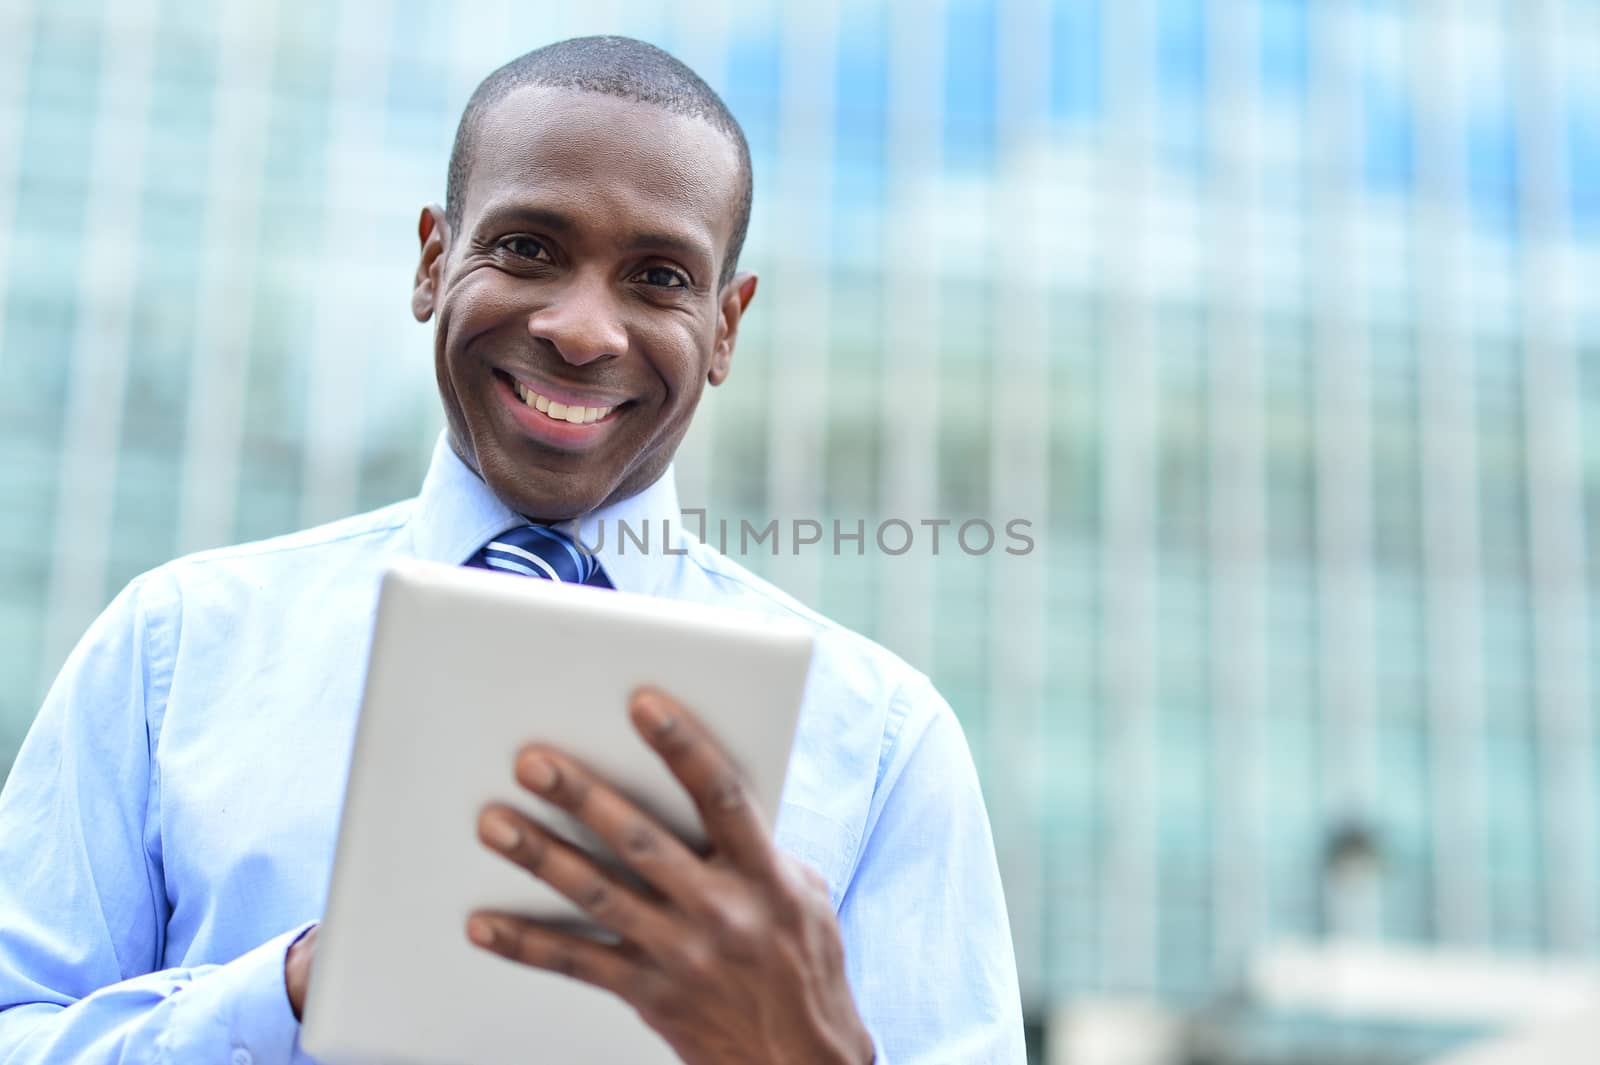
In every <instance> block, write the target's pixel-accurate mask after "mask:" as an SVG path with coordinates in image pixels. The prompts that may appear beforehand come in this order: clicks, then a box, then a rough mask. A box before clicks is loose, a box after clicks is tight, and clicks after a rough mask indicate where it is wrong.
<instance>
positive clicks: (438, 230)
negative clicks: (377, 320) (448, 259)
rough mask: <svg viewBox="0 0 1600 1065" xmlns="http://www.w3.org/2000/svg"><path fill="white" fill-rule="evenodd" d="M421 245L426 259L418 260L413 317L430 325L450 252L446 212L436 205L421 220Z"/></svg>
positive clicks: (419, 236) (425, 212)
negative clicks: (429, 321)
mask: <svg viewBox="0 0 1600 1065" xmlns="http://www.w3.org/2000/svg"><path fill="white" fill-rule="evenodd" d="M417 242H418V243H419V244H421V245H422V257H421V258H420V259H419V260H417V277H416V281H415V282H414V285H413V287H412V289H411V313H412V314H413V315H415V316H416V319H417V321H419V322H426V321H427V320H428V319H429V318H432V317H433V312H434V311H435V310H437V307H436V302H437V300H438V298H439V275H440V273H441V272H442V271H443V270H444V260H445V252H446V251H448V250H449V248H450V229H449V227H448V226H447V225H445V220H444V208H442V207H440V206H439V205H438V204H436V203H432V204H429V205H428V206H426V207H424V208H423V209H422V217H420V218H418V219H417Z"/></svg>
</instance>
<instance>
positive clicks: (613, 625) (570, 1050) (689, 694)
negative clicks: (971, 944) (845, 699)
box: [301, 562, 811, 1065]
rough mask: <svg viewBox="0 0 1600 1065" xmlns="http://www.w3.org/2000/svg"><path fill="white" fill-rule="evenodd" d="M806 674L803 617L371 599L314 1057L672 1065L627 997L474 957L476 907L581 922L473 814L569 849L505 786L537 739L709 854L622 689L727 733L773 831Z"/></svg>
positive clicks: (402, 588) (495, 582)
mask: <svg viewBox="0 0 1600 1065" xmlns="http://www.w3.org/2000/svg"><path fill="white" fill-rule="evenodd" d="M810 660H811V634H810V632H809V631H808V630H806V629H805V628H804V627H803V626H800V625H799V624H798V623H796V624H794V625H792V626H783V627H777V626H773V625H769V624H767V623H765V622H764V621H760V620H756V619H752V617H751V616H749V615H745V614H739V613H736V612H732V611H728V610H722V609H716V608H712V607H707V606H701V605H698V604H691V603H683V602H677V601H673V600H666V599H653V598H648V597H644V596H636V595H627V594H624V593H622V592H615V591H608V590H604V589H597V588H588V587H581V586H576V585H564V584H554V583H552V582H549V581H542V580H533V579H527V578H514V577H510V576H507V575H505V574H500V573H494V572H491V571H488V570H479V569H469V568H464V567H458V566H443V565H438V564H434V563H425V562H405V563H401V564H398V565H396V566H395V567H394V568H393V569H392V570H390V572H389V573H388V574H387V575H386V576H385V578H384V582H383V590H382V595H381V597H380V599H379V603H378V613H377V624H376V628H375V630H374V633H373V640H372V653H371V657H370V659H369V662H368V666H367V684H366V693H365V696H364V699H363V702H362V708H361V720H360V724H359V726H358V728H357V731H356V740H355V749H354V753H353V756H352V760H351V766H350V779H349V783H348V786H347V790H346V793H345V802H344V813H343V817H342V819H341V822H340V827H339V843H338V852H337V854H336V856H335V859H334V864H333V877H332V882H331V884H330V888H329V894H328V906H327V913H326V915H325V917H324V923H323V927H322V929H321V930H320V931H319V933H318V940H317V957H316V961H315V964H314V966H313V970H312V979H311V985H310V988H309V992H308V997H307V1002H306V1008H305V1023H304V1026H303V1028H302V1032H301V1042H302V1045H303V1046H304V1048H305V1049H306V1051H307V1052H308V1053H310V1054H312V1055H313V1056H315V1057H317V1058H318V1059H319V1060H321V1061H323V1062H325V1063H327V1065H347V1063H348V1065H366V1063H379V1062H382V1063H384V1065H390V1063H395V1065H402V1063H404V1065H501V1063H505V1065H511V1063H513V1062H514V1063H517V1065H523V1063H526V1062H534V1061H537V1062H539V1063H541V1065H543V1063H551V1065H556V1063H559V1065H589V1063H593V1065H602V1063H604V1065H614V1063H617V1062H626V1063H629V1065H654V1063H656V1062H660V1063H662V1065H669V1063H673V1062H676V1061H677V1058H676V1057H675V1056H674V1055H673V1054H672V1052H671V1051H670V1049H668V1047H667V1044H666V1043H665V1042H664V1041H663V1040H661V1039H660V1038H659V1037H658V1036H656V1035H655V1033H654V1032H652V1031H651V1030H650V1029H649V1028H648V1027H646V1026H645V1024H644V1022H643V1021H641V1020H640V1019H639V1018H638V1015H637V1014H635V1013H634V1012H633V1010H632V1008H631V1007H629V1006H628V1005H627V1004H626V1003H624V1002H622V1001H621V1000H619V999H616V998H614V997H612V996H611V995H609V994H607V993H605V992H602V991H599V990H596V989H594V988H591V987H588V986H587V985H584V984H580V983H578V982H576V981H573V980H570V979H567V978H565V977H561V976H557V975H554V974H550V973H544V972H541V971H538V970H535V969H530V968H527V967H524V966H519V965H516V964H514V963H512V962H509V961H506V960H504V959H501V958H499V957H496V956H495V955H492V954H489V953H488V952H486V951H484V950H482V949H480V948H477V947H474V946H473V945H472V944H471V943H470V942H468V940H467V937H466V931H465V929H466V920H467V915H468V914H469V913H471V912H472V911H473V910H475V909H479V908H485V907H487V908H493V909H503V910H508V911H512V912H519V913H524V914H529V915H534V916H541V917H548V918H554V919H565V918H571V917H576V916H577V914H578V912H579V911H577V909H576V908H575V907H573V906H572V905H571V904H570V903H568V902H567V901H566V900H565V899H563V898H561V897H560V896H558V895H557V894H556V893H555V892H554V891H553V890H552V889H550V888H548V887H546V886H545V885H544V884H543V883H541V882H539V881H537V880H535V879H534V878H533V877H531V876H529V875H528V874H527V873H526V872H524V871H523V870H521V869H519V868H517V867H516V866H513V865H512V864H511V863H510V862H508V861H506V860H505V859H504V858H501V857H499V856H497V855H496V854H494V853H493V852H491V851H489V850H488V849H487V848H486V847H484V845H483V844H482V843H480V842H479V841H478V837H477V819H478V814H479V812H480V811H481V810H482V809H483V807H484V805H485V804H487V803H489V802H491V801H501V802H506V803H510V804H512V805H514V806H516V807H517V808H519V809H522V810H523V811H525V812H526V813H528V814H529V815H530V816H533V817H537V818H539V819H540V820H541V821H543V822H544V823H546V824H549V825H551V826H552V827H554V828H555V829H556V830H557V831H559V832H561V833H562V834H563V835H567V836H568V837H569V838H573V835H574V832H573V829H574V827H575V826H574V823H573V822H571V821H570V820H566V819H565V817H564V815H561V814H559V812H558V811H555V810H554V809H553V808H551V807H549V806H547V805H545V804H543V803H541V802H540V801H539V800H537V799H535V798H534V797H533V796H531V795H530V794H528V793H527V792H525V791H523V790H522V789H521V788H520V787H519V786H518V785H517V783H516V781H515V780H514V779H513V777H512V764H513V762H514V760H515V758H516V754H517V752H518V751H519V750H520V749H521V748H522V747H523V746H524V745H525V744H527V743H530V742H533V741H541V742H547V743H550V744H551V745H553V746H555V747H556V748H558V749H560V750H562V751H564V752H566V753H569V754H571V755H573V756H574V757H576V758H578V759H579V760H580V761H582V762H584V763H585V764H587V765H589V766H591V767H592V768H593V769H594V770H595V771H596V772H598V773H600V774H601V775H602V776H604V777H606V778H607V779H609V780H611V781H613V782H614V783H615V784H616V785H617V786H618V788H619V789H620V790H622V791H624V792H625V793H627V794H629V795H631V796H632V797H633V798H635V800H636V801H638V802H640V803H641V805H643V806H645V807H646V808H648V809H649V810H651V811H652V812H654V813H655V814H656V815H657V816H658V817H660V818H661V820H662V821H663V822H664V823H665V824H667V825H668V826H669V827H671V828H673V829H674V830H676V831H677V832H678V833H679V834H680V835H682V836H684V837H685V838H686V839H689V840H691V841H692V842H695V843H701V842H703V834H702V833H701V831H700V829H699V819H698V817H697V815H696V813H695V810H694V806H693V803H692V802H691V801H690V799H689V797H688V794H687V793H686V792H685V791H684V790H683V788H682V786H681V785H679V784H678V782H677V780H676V779H675V778H674V777H673V776H672V775H671V773H670V772H669V771H668V770H667V768H666V766H665V765H664V764H663V763H662V762H661V760H660V759H659V758H658V757H657V756H656V754H655V753H654V752H653V751H652V750H651V749H650V748H649V747H648V746H647V745H646V744H645V742H644V740H643V739H641V738H640V737H639V735H638V734H637V733H636V732H635V731H634V729H633V726H632V724H631V723H630V721H629V719H628V712H627V706H628V698H629V695H630V694H631V693H632V692H633V691H634V689H636V688H638V687H639V686H641V685H653V686H655V687H658V688H660V689H662V690H663V691H666V692H668V693H669V694H671V695H673V696H675V697H677V698H678V699H679V700H681V701H682V702H683V703H684V704H685V705H687V706H689V707H690V708H691V709H692V710H694V711H695V713H696V714H697V715H699V717H700V718H701V719H702V720H703V721H704V722H705V724H706V725H707V727H708V728H709V729H710V730H711V731H712V732H713V733H714V734H715V735H716V736H717V737H718V738H719V739H720V740H721V742H722V744H723V746H724V747H725V748H726V749H727V750H728V751H729V753H730V754H731V755H732V756H733V758H734V759H735V761H736V762H738V764H739V765H740V767H741V769H742V770H743V771H744V772H745V774H746V776H747V777H748V779H749V781H750V784H751V788H752V792H753V794H754V795H755V796H756V798H757V800H758V801H759V803H760V805H761V808H762V810H763V811H764V812H765V814H766V817H767V823H768V824H772V823H773V822H774V821H775V819H776V816H777V808H778V797H779V795H780V793H781V792H782V790H783V777H784V771H785V769H786V767H787V765H788V760H789V748H790V746H791V744H792V743H793V740H794V731H795V724H796V720H797V718H798V715H799V709H800V700H801V695H802V693H803V690H804V687H805V678H806V671H807V668H808V666H809V664H810ZM558 818H561V819H560V820H558ZM582 837H583V838H587V839H589V840H592V839H593V838H592V837H587V835H586V834H582ZM581 841H582V839H580V842H581ZM594 845H595V846H596V847H602V846H603V845H601V844H599V843H598V841H594ZM534 1048H539V1049H538V1051H537V1052H535V1050H534Z"/></svg>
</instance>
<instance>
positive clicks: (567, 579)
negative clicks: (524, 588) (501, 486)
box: [467, 525, 614, 588]
mask: <svg viewBox="0 0 1600 1065" xmlns="http://www.w3.org/2000/svg"><path fill="white" fill-rule="evenodd" d="M467 565H469V566H476V567H477V568H479V569H493V570H499V571H501V572H502V573H515V574H517V575H519V576H522V577H543V578H544V579H545V580H550V581H557V582H559V583H562V584H587V585H591V586H594V587H598V588H611V587H614V585H612V583H611V581H610V580H609V579H608V578H607V577H606V571H605V570H603V569H601V568H600V560H599V559H597V558H595V557H594V555H592V554H588V553H586V552H584V551H582V550H580V549H579V548H578V545H577V544H575V543H573V542H572V538H571V537H570V536H568V535H566V534H565V533H562V532H558V531H557V530H555V529H552V528H550V527H549V526H546V525H519V526H517V527H516V528H515V529H507V530H506V531H505V532H503V533H501V534H500V535H499V536H496V537H495V538H494V539H493V540H490V541H489V542H488V543H487V544H484V545H483V547H482V548H480V549H479V550H478V553H477V554H475V555H473V556H472V557H471V558H469V559H467Z"/></svg>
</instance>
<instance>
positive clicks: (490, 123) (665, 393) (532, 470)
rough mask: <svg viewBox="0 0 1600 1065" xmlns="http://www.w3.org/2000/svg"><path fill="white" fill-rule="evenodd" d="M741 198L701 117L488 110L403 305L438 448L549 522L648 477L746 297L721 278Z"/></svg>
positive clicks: (553, 101) (739, 284) (572, 106)
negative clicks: (416, 332) (429, 356)
mask: <svg viewBox="0 0 1600 1065" xmlns="http://www.w3.org/2000/svg"><path fill="white" fill-rule="evenodd" d="M737 193H738V156H737V154H736V152H735V149H734V147H733V145H732V144H731V143H730V141H729V140H728V138H727V137H726V136H724V135H723V134H722V133H721V132H719V131H718V130H716V129H715V128H713V127H712V126H711V125H709V124H708V123H705V122H702V121H700V120H698V119H694V118H689V117H685V116H682V115H676V114H673V113H671V112H669V111H667V110H665V109H663V108H659V107H655V106H652V105H648V104H639V103H633V102H630V101H626V100H618V99H615V98H613V97H609V96H602V95H597V94H591V93H579V92H569V91H566V90H557V89H544V88H527V89H521V90H518V91H516V92H514V93H512V94H511V95H509V96H507V97H506V98H505V99H504V100H502V101H500V103H498V104H497V105H495V106H494V107H492V108H490V109H489V110H488V111H487V112H485V113H484V115H483V116H482V119H481V121H480V124H479V126H478V130H477V139H476V155H475V160H474V162H473V165H472V171H471V174H470V175H469V178H468V181H467V184H466V194H465V196H464V198H463V209H462V217H461V222H460V227H459V231H457V232H446V228H447V227H446V226H445V219H444V213H443V212H442V211H440V210H439V209H438V208H437V207H430V208H428V209H426V210H425V211H424V212H423V215H422V220H421V224H420V229H419V235H420V236H421V238H422V262H421V264H420V265H419V266H418V269H417V280H416V291H415V293H414V296H413V310H414V311H415V313H416V315H417V318H418V320H420V321H426V320H427V319H428V318H429V317H430V316H432V315H434V314H437V315H438V323H437V325H436V326H435V331H434V360H435V371H436V374H437V376H438V380H439V394H440V397H441V398H442V399H443V401H444V411H445V420H446V423H447V426H448V431H449V435H450V442H451V445H452V446H453V447H454V448H455V451H456V453H457V454H458V455H460V456H461V458H462V460H463V461H464V462H466V464H467V465H468V466H470V467H472V468H473V469H475V470H476V471H477V472H478V474H479V475H480V476H481V477H482V478H483V479H484V481H485V483H487V484H488V485H489V487H490V488H491V489H492V490H493V491H494V493H495V494H496V495H497V496H499V497H500V499H501V500H502V501H504V502H505V503H506V504H507V505H508V506H510V507H512V508H513V509H515V510H517V511H518V512H520V513H522V514H525V515H527V516H529V517H531V518H537V519H541V520H545V521H560V520H564V519H567V518H572V517H576V516H578V515H581V514H585V513H588V512H589V511H591V510H594V509H595V508H597V507H600V506H603V505H605V504H607V503H610V502H613V501H615V500H618V499H624V498H626V497H628V496H630V495H633V494H635V493H636V492H639V491H641V490H642V489H644V488H646V487H648V486H649V485H650V484H651V483H652V482H653V481H654V480H655V479H656V478H657V477H659V476H660V475H661V472H662V471H663V470H664V469H665V468H666V466H667V463H668V462H669V461H671V458H672V455H673V453H674V452H675V451H676V450H677V447H678V443H679V442H680V441H681V440H682V439H683V434H684V432H685V431H686V430H687V429H688V428H689V420H690V418H691V417H692V416H693V414H694V410H695V407H696V406H697V405H698V403H699V401H700V395H701V392H702V390H703V389H704V388H705V385H706V383H707V382H709V383H711V384H720V383H721V381H722V379H723V378H724V377H725V376H726V375H727V372H728V365H729V361H730V360H731V358H732V355H733V342H734V337H735V334H736V332H737V328H738V323H739V316H740V314H741V312H742V311H743V310H744V308H745V306H747V305H748V303H749V301H750V298H751V297H752V296H753V295H754V292H755V278H754V277H752V276H748V275H744V276H740V277H736V278H734V279H733V280H732V281H731V282H730V283H729V284H728V285H727V286H725V287H721V288H719V286H718V284H717V280H718V274H719V272H720V271H721V269H722V263H723V256H724V254H725V252H726V249H727V246H728V239H729V237H730V236H731V235H732V229H733V224H734V211H735V202H736V197H737Z"/></svg>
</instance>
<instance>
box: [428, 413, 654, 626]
mask: <svg viewBox="0 0 1600 1065" xmlns="http://www.w3.org/2000/svg"><path fill="white" fill-rule="evenodd" d="M681 521H682V518H681V515H680V512H679V509H678V487H677V481H676V478H675V477H674V476H673V470H672V467H671V466H670V465H669V466H668V467H667V469H666V471H665V472H664V473H662V475H661V476H660V477H659V478H657V479H656V482H655V483H654V484H652V485H651V486H650V487H648V488H646V489H645V490H644V491H642V492H639V493H638V494H636V495H633V496H630V497H628V498H627V499H623V500H619V501H618V502H615V503H612V504H611V505H610V506H605V507H601V508H600V509H599V510H596V511H594V512H592V513H590V514H586V515H584V516H583V518H581V519H580V520H579V530H580V531H581V534H582V537H583V542H584V543H585V544H586V545H588V546H589V547H590V548H591V549H592V550H593V551H594V553H595V557H596V558H597V559H599V561H600V564H601V565H602V566H604V567H605V571H606V576H608V577H610V578H611V583H612V584H613V585H615V586H616V587H617V588H618V589H619V590H621V591H624V592H636V593H639V594H642V595H650V594H652V593H654V592H655V591H656V590H657V589H658V588H659V587H660V586H661V585H662V584H663V583H665V582H666V580H667V576H668V573H667V571H668V569H669V567H670V565H671V563H673V562H674V561H676V554H675V553H669V552H668V551H666V550H665V549H664V548H665V544H666V543H667V541H666V539H665V537H668V536H670V537H671V542H672V543H673V544H674V546H676V545H677V544H678V543H679V542H681V536H682V533H681ZM527 523H528V519H527V518H525V517H523V516H522V515H521V514H518V513H517V512H516V511H514V510H512V509H511V508H510V507H508V506H506V505H505V504H504V503H502V502H501V501H500V499H499V497H497V496H496V495H495V494H494V492H492V491H490V489H489V486H488V485H486V484H484V483H483V480H482V478H480V477H479V476H478V475H477V474H476V473H474V472H473V471H472V470H471V469H470V468H469V467H468V466H467V464H466V463H464V462H462V461H461V458H460V456H458V455H457V454H456V453H455V449H454V448H452V447H451V446H450V441H449V439H448V437H447V434H446V433H440V434H439V439H438V441H437V442H436V443H435V444H434V446H433V459H432V461H430V462H429V464H428V473H427V476H426V477H424V478H423V481H422V491H421V492H419V493H418V495H417V502H416V507H415V509H414V510H413V512H412V517H411V521H410V525H411V540H412V548H413V550H414V551H415V553H416V557H418V558H421V559H426V560H428V561H432V562H443V563H446V564H447V565H451V566H459V565H461V564H462V563H463V562H465V561H466V560H467V559H469V558H471V557H472V556H473V555H474V554H476V553H477V550H478V549H479V548H480V547H482V546H483V545H484V544H486V543H488V542H489V541H490V540H491V539H492V538H493V537H495V536H497V535H499V534H500V533H503V532H505V531H506V530H507V529H510V528H514V527H515V526H518V525H526V524H527ZM623 526H627V528H628V529H630V530H632V531H633V532H634V533H636V534H638V535H640V536H648V538H649V543H648V549H647V550H645V551H640V550H639V548H638V545H637V543H635V542H634V541H633V540H627V539H624V538H623V537H622V536H620V535H619V533H620V530H621V528H622V527H623ZM558 527H559V528H561V529H563V530H564V531H565V532H567V533H568V534H569V535H570V534H571V533H572V531H573V529H572V524H571V523H570V522H566V523H563V524H562V525H560V526H558ZM669 530H670V532H669Z"/></svg>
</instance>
